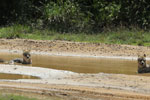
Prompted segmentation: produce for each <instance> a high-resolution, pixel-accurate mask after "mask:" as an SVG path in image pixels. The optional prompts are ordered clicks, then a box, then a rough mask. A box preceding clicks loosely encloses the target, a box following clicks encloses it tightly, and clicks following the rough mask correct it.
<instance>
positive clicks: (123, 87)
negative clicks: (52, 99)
mask: <svg viewBox="0 0 150 100" xmlns="http://www.w3.org/2000/svg"><path fill="white" fill-rule="evenodd" d="M25 49H30V50H31V53H32V54H42V55H43V54H46V55H59V56H60V55H61V56H82V57H112V58H123V59H136V58H137V54H143V53H145V54H147V55H148V57H150V55H149V53H150V48H149V47H141V46H140V47H139V46H129V45H110V44H97V43H96V44H94V43H75V42H66V41H36V40H21V39H15V40H6V39H1V40H0V52H1V53H2V52H12V53H21V52H22V50H25ZM0 67H1V69H0V72H1V73H11V74H22V75H31V76H36V77H40V78H41V79H30V80H28V79H19V80H1V81H0V89H1V90H3V89H8V90H11V91H24V92H32V93H33V92H34V93H35V92H36V91H37V92H36V93H39V94H43V95H50V96H58V97H61V98H64V99H65V100H67V99H68V100H88V99H89V100H134V99H135V100H141V99H142V100H149V99H150V96H149V93H150V77H148V76H147V77H146V76H138V75H123V74H107V73H99V74H78V73H74V72H69V71H62V70H54V69H47V68H39V67H26V66H19V65H4V64H1V65H0Z"/></svg>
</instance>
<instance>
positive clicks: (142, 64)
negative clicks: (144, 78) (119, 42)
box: [137, 54, 146, 69]
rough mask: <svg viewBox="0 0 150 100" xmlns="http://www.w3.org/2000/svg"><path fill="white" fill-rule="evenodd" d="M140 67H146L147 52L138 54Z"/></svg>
mask: <svg viewBox="0 0 150 100" xmlns="http://www.w3.org/2000/svg"><path fill="white" fill-rule="evenodd" d="M137 61H138V68H139V69H140V68H145V67H146V54H144V55H143V56H138V59H137Z"/></svg>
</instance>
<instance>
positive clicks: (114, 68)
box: [0, 53, 137, 74]
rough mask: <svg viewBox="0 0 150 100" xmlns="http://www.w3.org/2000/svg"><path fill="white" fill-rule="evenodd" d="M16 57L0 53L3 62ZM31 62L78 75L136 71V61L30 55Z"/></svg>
mask: <svg viewBox="0 0 150 100" xmlns="http://www.w3.org/2000/svg"><path fill="white" fill-rule="evenodd" d="M16 57H21V55H16V54H6V53H5V54H4V53H3V54H2V53H0V58H2V59H5V60H11V59H14V58H16ZM32 62H33V64H32V66H39V67H45V68H53V69H60V70H69V71H73V72H78V73H99V72H104V73H118V74H136V71H137V61H136V60H123V59H106V58H105V59H104V58H83V57H62V56H43V55H32Z"/></svg>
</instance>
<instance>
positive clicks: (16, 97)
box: [0, 94, 38, 100]
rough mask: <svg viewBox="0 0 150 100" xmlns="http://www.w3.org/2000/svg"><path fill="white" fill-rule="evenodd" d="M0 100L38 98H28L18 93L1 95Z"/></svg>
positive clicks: (33, 99) (29, 99) (32, 99)
mask: <svg viewBox="0 0 150 100" xmlns="http://www.w3.org/2000/svg"><path fill="white" fill-rule="evenodd" d="M0 100H38V99H35V98H28V97H24V96H18V95H8V94H5V95H0Z"/></svg>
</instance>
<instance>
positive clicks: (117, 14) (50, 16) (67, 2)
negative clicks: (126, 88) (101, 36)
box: [0, 0, 150, 37]
mask: <svg viewBox="0 0 150 100" xmlns="http://www.w3.org/2000/svg"><path fill="white" fill-rule="evenodd" d="M0 2H1V3H0V8H1V9H0V12H1V16H0V21H1V22H0V25H2V26H3V25H10V24H12V23H19V24H22V25H24V24H25V25H29V26H32V27H33V28H37V29H44V28H47V29H50V30H51V31H57V32H60V33H78V32H81V33H99V32H102V31H104V30H105V29H107V28H109V29H111V30H112V29H114V28H116V27H120V26H121V27H122V26H124V27H126V28H128V29H130V28H131V26H137V27H138V28H141V29H144V30H149V29H150V2H149V1H148V0H138V1H137V0H11V1H10V0H1V1H0ZM10 37H13V36H10ZM15 37H17V36H15Z"/></svg>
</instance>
